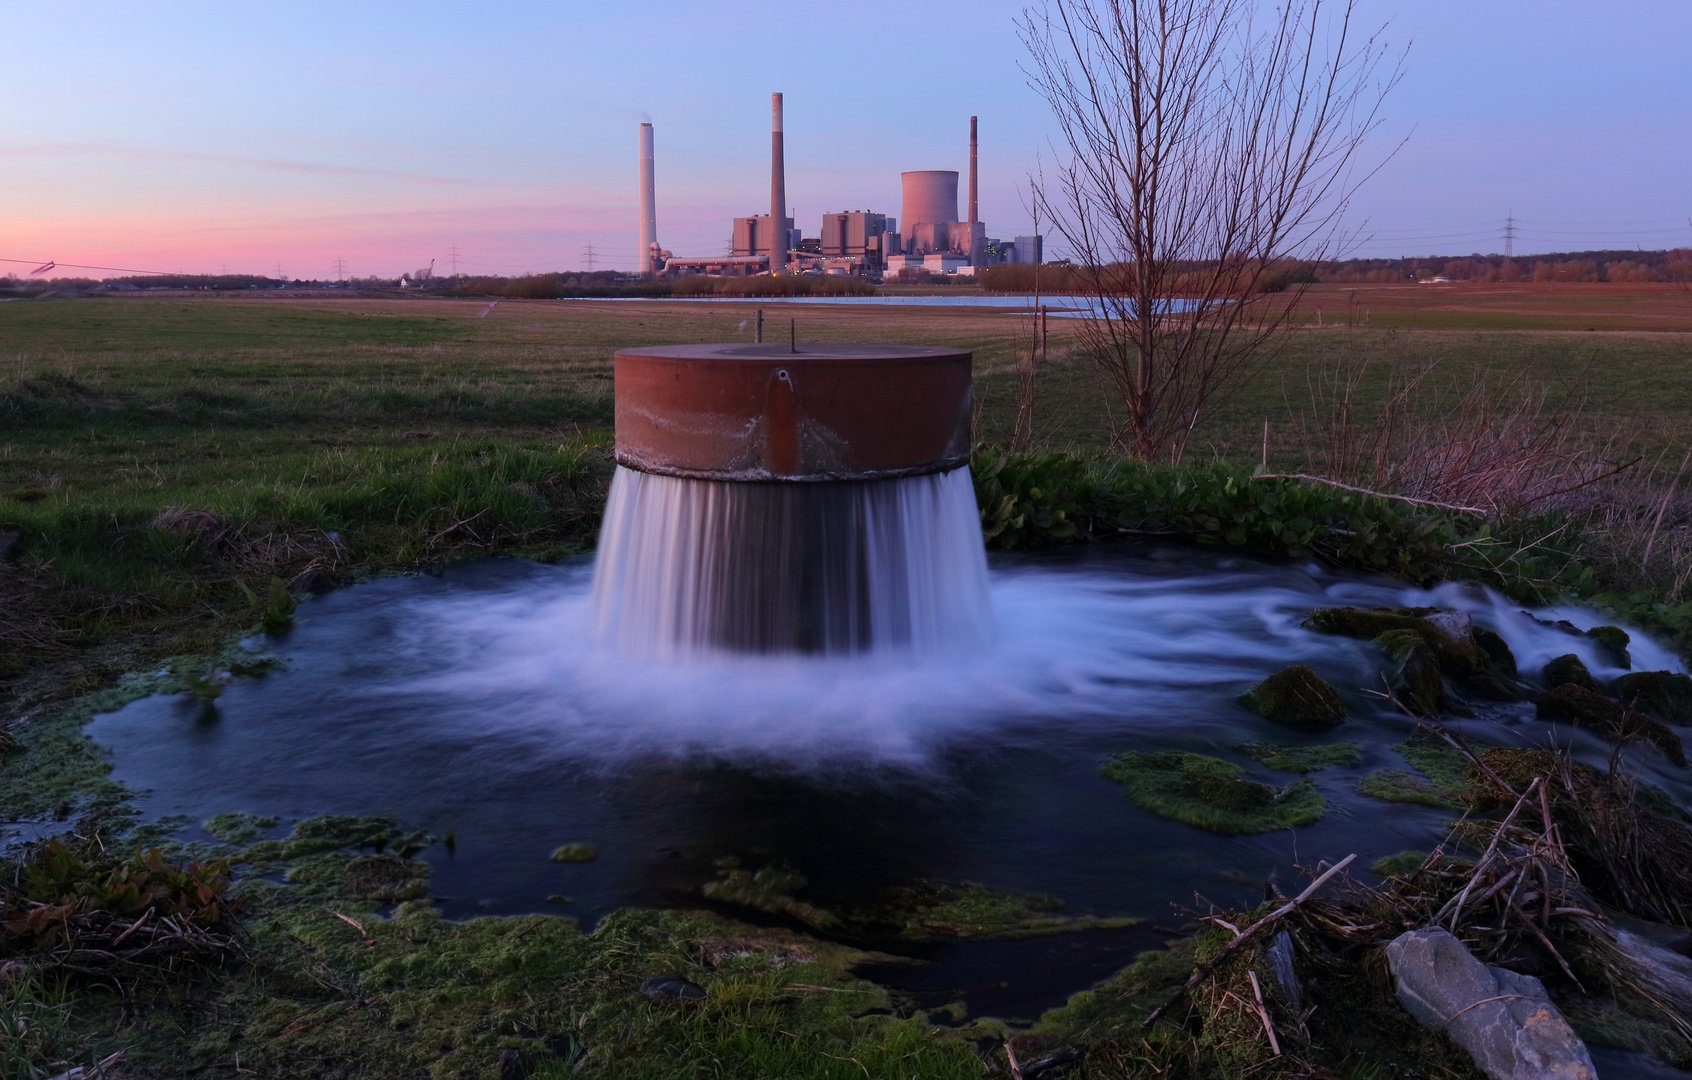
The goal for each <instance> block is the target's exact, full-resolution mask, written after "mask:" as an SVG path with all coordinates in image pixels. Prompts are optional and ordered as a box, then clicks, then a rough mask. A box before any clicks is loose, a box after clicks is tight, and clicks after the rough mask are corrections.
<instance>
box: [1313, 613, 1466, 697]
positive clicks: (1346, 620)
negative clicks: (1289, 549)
mask: <svg viewBox="0 0 1692 1080" xmlns="http://www.w3.org/2000/svg"><path fill="white" fill-rule="evenodd" d="M1447 614H1453V613H1451V612H1446V611H1443V610H1441V609H1439V608H1397V609H1391V608H1317V609H1316V610H1315V611H1312V612H1311V613H1310V615H1309V617H1308V618H1306V619H1305V620H1304V625H1305V626H1306V627H1308V628H1309V629H1311V630H1315V631H1317V632H1318V633H1323V634H1338V635H1340V636H1343V637H1351V638H1362V639H1367V640H1374V641H1379V640H1380V637H1381V635H1383V634H1387V633H1391V632H1393V631H1408V632H1410V633H1413V634H1415V635H1416V636H1418V637H1420V638H1421V639H1422V643H1423V644H1424V645H1426V646H1427V647H1428V649H1429V650H1430V651H1431V652H1432V654H1433V657H1434V659H1435V660H1437V661H1438V664H1439V669H1440V671H1441V672H1442V673H1444V674H1446V675H1450V676H1451V677H1453V678H1455V679H1464V678H1466V677H1468V676H1473V675H1491V674H1492V673H1493V667H1492V657H1491V655H1490V654H1489V653H1488V652H1487V651H1486V650H1485V649H1484V648H1482V647H1481V645H1479V644H1478V643H1477V641H1476V639H1475V637H1474V629H1473V628H1472V627H1471V628H1469V630H1468V631H1467V632H1466V633H1462V634H1453V633H1452V632H1450V631H1449V630H1448V629H1446V628H1444V627H1441V626H1435V625H1434V624H1433V623H1432V622H1429V621H1428V619H1427V616H1429V615H1436V616H1437V615H1447Z"/></svg>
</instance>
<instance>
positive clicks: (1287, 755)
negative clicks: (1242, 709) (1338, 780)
mask: <svg viewBox="0 0 1692 1080" xmlns="http://www.w3.org/2000/svg"><path fill="white" fill-rule="evenodd" d="M1362 748H1363V747H1362V744H1360V743H1354V742H1337V743H1321V744H1319V745H1316V746H1277V745H1276V744H1274V743H1266V742H1248V743H1241V744H1240V745H1238V746H1236V747H1234V749H1235V750H1236V751H1238V752H1239V753H1242V754H1244V755H1245V756H1246V757H1249V758H1255V759H1257V760H1258V761H1260V762H1262V763H1263V764H1264V765H1265V766H1267V767H1268V768H1271V769H1274V770H1275V771H1276V772H1292V773H1308V772H1319V771H1321V770H1322V769H1326V768H1330V767H1333V766H1344V765H1355V764H1357V760H1358V752H1359V751H1360V750H1362Z"/></svg>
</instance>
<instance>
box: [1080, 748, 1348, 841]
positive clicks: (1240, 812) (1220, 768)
mask: <svg viewBox="0 0 1692 1080" xmlns="http://www.w3.org/2000/svg"><path fill="white" fill-rule="evenodd" d="M1102 772H1103V773H1104V775H1105V776H1106V777H1107V778H1109V779H1111V780H1115V781H1116V782H1117V783H1119V784H1121V785H1122V787H1123V793H1124V794H1126V795H1127V796H1128V797H1129V798H1130V799H1132V800H1133V801H1134V802H1135V803H1136V804H1138V805H1139V806H1141V807H1144V808H1145V809H1147V810H1150V811H1151V812H1152V813H1154V814H1157V815H1158V816H1159V817H1165V818H1170V819H1171V820H1174V821H1180V822H1184V823H1185V824H1188V825H1196V826H1198V827H1199V828H1201V829H1209V830H1210V831H1211V832H1218V833H1224V834H1227V835H1243V834H1247V833H1261V832H1274V831H1276V830H1278V829H1288V828H1292V827H1293V826H1296V825H1308V824H1310V823H1311V822H1312V821H1315V820H1316V819H1317V818H1320V817H1321V816H1322V814H1323V812H1324V811H1325V810H1326V809H1327V803H1326V802H1325V801H1324V800H1323V798H1322V796H1321V794H1320V793H1319V792H1317V790H1316V788H1315V786H1314V785H1313V784H1311V783H1310V781H1308V780H1297V781H1294V782H1293V783H1291V784H1288V785H1287V786H1286V787H1283V788H1275V787H1271V786H1270V785H1268V784H1259V783H1256V782H1254V781H1251V780H1245V779H1242V778H1241V776H1240V773H1241V769H1240V767H1239V766H1238V765H1235V764H1233V763H1231V762H1227V761H1223V760H1222V759H1221V758H1213V757H1207V756H1205V755H1203V754H1182V753H1152V752H1147V751H1140V750H1130V751H1128V752H1127V753H1125V754H1121V755H1118V756H1117V757H1115V758H1112V759H1111V760H1110V761H1109V762H1107V763H1106V764H1105V766H1104V768H1103V770H1102Z"/></svg>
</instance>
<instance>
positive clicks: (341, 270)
mask: <svg viewBox="0 0 1692 1080" xmlns="http://www.w3.org/2000/svg"><path fill="white" fill-rule="evenodd" d="M330 269H331V270H333V271H335V280H336V281H340V280H341V279H342V278H343V277H345V276H346V273H347V264H346V263H345V262H342V261H341V257H340V256H339V255H337V256H335V265H334V266H332V267H330Z"/></svg>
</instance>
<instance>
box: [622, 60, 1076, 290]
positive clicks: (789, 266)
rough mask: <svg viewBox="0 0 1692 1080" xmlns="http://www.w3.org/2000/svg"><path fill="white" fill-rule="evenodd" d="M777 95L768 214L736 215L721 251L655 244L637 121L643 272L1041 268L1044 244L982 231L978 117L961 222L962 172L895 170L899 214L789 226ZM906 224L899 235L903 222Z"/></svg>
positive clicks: (850, 215) (859, 273)
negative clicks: (675, 251)
mask: <svg viewBox="0 0 1692 1080" xmlns="http://www.w3.org/2000/svg"><path fill="white" fill-rule="evenodd" d="M784 136H785V132H784V128H783V118H782V97H781V95H780V94H779V93H776V94H771V95H770V210H769V213H767V214H749V215H747V216H745V217H737V218H735V219H734V224H733V228H732V232H731V238H730V242H729V250H728V253H727V254H724V255H715V256H701V257H698V258H677V257H674V256H671V255H670V253H669V252H667V251H664V250H662V249H661V248H660V247H659V246H658V239H657V223H656V219H657V210H656V200H655V195H654V189H653V180H652V177H653V153H652V125H651V124H642V125H640V185H641V204H640V205H641V218H640V244H641V248H640V272H641V273H642V274H643V275H650V274H660V273H661V274H663V275H664V276H667V277H668V276H676V275H681V274H699V273H703V274H746V275H750V274H763V273H771V274H781V273H803V274H838V275H850V276H854V277H864V278H869V279H872V280H882V279H891V278H896V277H898V276H899V274H900V273H901V272H903V271H905V270H920V271H923V272H924V273H940V274H964V275H969V274H974V273H975V272H976V271H977V270H978V269H980V268H981V267H984V266H992V265H994V264H997V263H1007V262H1013V263H1014V262H1030V263H1031V262H1038V261H1040V259H1041V258H1042V256H1043V252H1042V251H1041V247H1042V238H1041V237H1039V236H1018V237H1017V238H1016V239H1015V240H1012V241H1001V240H997V239H994V238H991V237H989V236H988V235H987V226H986V225H985V224H984V223H983V222H982V221H981V217H980V206H979V202H978V192H979V177H978V173H977V169H978V165H977V138H976V136H977V132H976V118H975V117H973V116H972V117H970V118H969V189H968V190H969V203H968V213H969V216H968V217H967V218H966V219H965V220H963V221H959V220H958V174H957V171H956V170H948V169H918V170H913V171H910V172H903V173H900V174H899V189H900V206H899V216H898V217H896V218H893V217H888V216H887V215H886V214H883V213H879V212H875V211H870V210H842V211H836V212H833V213H827V214H824V215H823V216H822V222H821V227H820V228H819V229H818V230H817V237H816V238H815V239H810V240H807V239H806V238H805V237H804V236H803V235H802V233H801V231H800V230H799V229H797V228H795V227H794V220H793V217H792V216H791V211H790V210H789V208H788V203H787V162H786V146H785V143H784ZM900 222H903V223H904V225H905V228H904V231H902V232H901V231H900V229H899V224H900Z"/></svg>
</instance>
